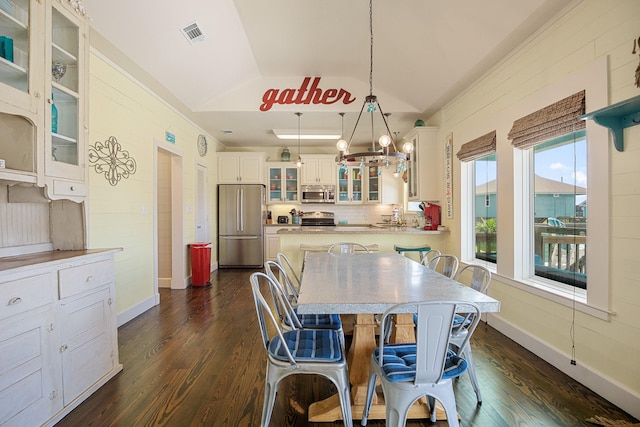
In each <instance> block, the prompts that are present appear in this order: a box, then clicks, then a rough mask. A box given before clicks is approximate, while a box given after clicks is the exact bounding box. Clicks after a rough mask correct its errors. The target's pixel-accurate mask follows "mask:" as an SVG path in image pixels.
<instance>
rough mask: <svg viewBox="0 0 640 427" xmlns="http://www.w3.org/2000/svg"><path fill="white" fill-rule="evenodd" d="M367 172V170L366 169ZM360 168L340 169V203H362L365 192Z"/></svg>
mask: <svg viewBox="0 0 640 427" xmlns="http://www.w3.org/2000/svg"><path fill="white" fill-rule="evenodd" d="M365 170H366V169H365ZM363 184H364V182H363V180H362V172H361V170H360V166H348V167H347V169H346V170H345V169H342V168H338V200H337V202H338V203H349V202H351V203H361V202H362V193H363V191H364V188H363Z"/></svg>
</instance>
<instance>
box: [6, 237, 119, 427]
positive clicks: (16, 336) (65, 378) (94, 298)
mask: <svg viewBox="0 0 640 427" xmlns="http://www.w3.org/2000/svg"><path fill="white" fill-rule="evenodd" d="M114 252H115V250H106V251H100V250H94V251H54V252H46V253H38V254H32V255H27V256H23V257H20V259H19V260H17V261H10V260H9V261H3V260H0V367H1V369H0V425H2V426H4V425H11V426H13V425H29V426H40V425H47V426H50V425H53V424H55V423H56V422H57V421H59V420H60V419H62V418H63V417H64V416H65V415H66V414H68V413H69V412H70V411H71V410H73V409H74V408H75V407H76V406H77V405H79V404H80V403H81V402H82V401H83V400H84V399H86V398H87V397H89V396H90V395H91V393H93V392H94V391H95V390H97V389H98V388H99V387H100V386H102V385H103V384H104V383H106V382H107V381H108V380H109V379H110V378H112V377H113V376H114V375H116V374H117V373H118V372H119V371H120V370H121V369H122V365H120V364H119V360H118V336H117V328H116V326H117V325H116V313H115V304H114V303H115V283H114V272H113V254H114Z"/></svg>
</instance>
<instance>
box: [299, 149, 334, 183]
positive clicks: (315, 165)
mask: <svg viewBox="0 0 640 427" xmlns="http://www.w3.org/2000/svg"><path fill="white" fill-rule="evenodd" d="M300 158H301V159H302V177H301V180H300V183H301V184H303V185H335V184H336V178H335V176H336V156H335V155H333V154H301V155H300Z"/></svg>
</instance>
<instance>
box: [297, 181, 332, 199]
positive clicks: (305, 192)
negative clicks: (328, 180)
mask: <svg viewBox="0 0 640 427" xmlns="http://www.w3.org/2000/svg"><path fill="white" fill-rule="evenodd" d="M301 190H302V191H301V192H302V203H335V202H336V186H335V185H303V186H302V187H301Z"/></svg>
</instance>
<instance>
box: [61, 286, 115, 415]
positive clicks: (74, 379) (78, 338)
mask: <svg viewBox="0 0 640 427" xmlns="http://www.w3.org/2000/svg"><path fill="white" fill-rule="evenodd" d="M60 307H61V311H62V319H61V325H62V333H61V340H62V372H63V374H62V375H63V384H64V404H65V405H68V404H69V403H70V402H71V401H73V399H75V398H76V397H78V396H79V395H80V394H81V393H82V392H84V391H85V390H86V389H88V388H89V387H90V386H91V385H93V384H94V383H95V382H97V381H98V380H99V379H100V378H101V377H102V376H104V375H105V374H107V373H108V372H109V371H111V370H112V369H113V368H114V366H115V362H114V354H113V352H112V340H111V336H112V333H111V331H112V329H113V325H112V315H111V301H110V291H109V289H108V288H104V289H101V290H99V291H97V292H95V293H92V294H90V295H87V296H84V297H81V298H79V299H75V300H72V301H61V304H60Z"/></svg>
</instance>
